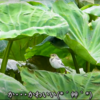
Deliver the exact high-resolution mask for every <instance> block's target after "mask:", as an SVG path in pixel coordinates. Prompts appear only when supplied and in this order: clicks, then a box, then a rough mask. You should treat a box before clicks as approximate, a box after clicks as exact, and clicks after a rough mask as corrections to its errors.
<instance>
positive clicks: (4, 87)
mask: <svg viewBox="0 0 100 100" xmlns="http://www.w3.org/2000/svg"><path fill="white" fill-rule="evenodd" d="M0 89H1V91H0V99H3V100H8V99H9V100H10V97H8V96H11V97H12V99H16V100H17V99H27V100H28V99H29V98H28V97H27V96H24V95H23V96H12V95H13V94H12V93H15V94H17V93H18V94H20V93H22V94H25V93H28V91H27V89H26V88H25V87H24V86H23V85H22V84H21V83H20V82H18V81H16V80H15V79H14V78H11V77H9V76H7V75H4V74H2V73H0ZM9 92H12V93H11V94H10V93H9Z"/></svg>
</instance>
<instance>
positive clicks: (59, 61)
mask: <svg viewBox="0 0 100 100" xmlns="http://www.w3.org/2000/svg"><path fill="white" fill-rule="evenodd" d="M57 60H58V63H59V64H60V65H62V66H64V64H63V63H62V61H61V59H59V58H57ZM64 67H65V66H64Z"/></svg>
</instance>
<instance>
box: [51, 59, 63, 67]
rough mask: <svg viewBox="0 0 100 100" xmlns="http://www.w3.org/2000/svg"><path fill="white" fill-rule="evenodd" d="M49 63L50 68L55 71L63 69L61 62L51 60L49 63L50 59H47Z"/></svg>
mask: <svg viewBox="0 0 100 100" xmlns="http://www.w3.org/2000/svg"><path fill="white" fill-rule="evenodd" d="M49 62H50V64H51V66H52V67H53V68H55V69H59V68H65V67H64V66H63V65H61V63H62V61H61V60H56V59H53V60H52V62H51V59H49Z"/></svg>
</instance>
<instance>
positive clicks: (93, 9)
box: [83, 5, 100, 17]
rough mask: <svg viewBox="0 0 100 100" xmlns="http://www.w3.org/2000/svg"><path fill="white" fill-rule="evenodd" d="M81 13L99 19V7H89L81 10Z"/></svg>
mask: <svg viewBox="0 0 100 100" xmlns="http://www.w3.org/2000/svg"><path fill="white" fill-rule="evenodd" d="M83 12H86V13H88V14H91V15H94V16H99V17H100V6H98V5H97V6H96V5H94V6H92V7H89V8H87V9H85V10H83Z"/></svg>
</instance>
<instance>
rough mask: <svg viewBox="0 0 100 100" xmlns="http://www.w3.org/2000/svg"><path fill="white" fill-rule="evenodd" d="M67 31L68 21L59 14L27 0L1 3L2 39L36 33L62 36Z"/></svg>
mask: <svg viewBox="0 0 100 100" xmlns="http://www.w3.org/2000/svg"><path fill="white" fill-rule="evenodd" d="M67 31H68V24H67V22H66V21H65V20H64V19H63V18H62V17H61V16H59V15H58V14H55V13H53V12H50V11H46V10H43V9H40V8H39V7H38V6H32V5H30V4H28V3H25V2H19V3H9V4H7V3H3V4H0V40H2V39H8V40H9V39H14V40H16V39H20V38H24V37H26V36H33V35H34V34H36V33H39V34H47V35H51V36H57V37H58V38H62V37H63V36H64V35H65V34H66V33H67Z"/></svg>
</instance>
